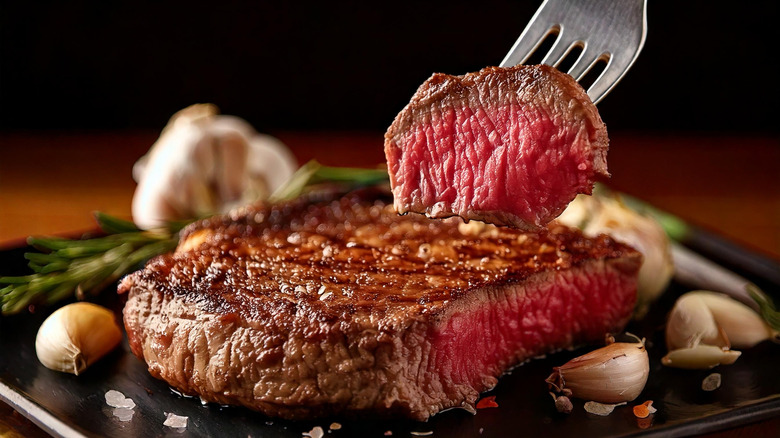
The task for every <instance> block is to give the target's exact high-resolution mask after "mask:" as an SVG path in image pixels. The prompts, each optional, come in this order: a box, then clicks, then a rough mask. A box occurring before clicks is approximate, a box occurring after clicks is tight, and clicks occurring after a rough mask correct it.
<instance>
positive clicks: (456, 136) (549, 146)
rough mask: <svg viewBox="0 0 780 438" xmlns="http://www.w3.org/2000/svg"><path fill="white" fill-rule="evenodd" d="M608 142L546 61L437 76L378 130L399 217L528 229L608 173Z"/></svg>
mask: <svg viewBox="0 0 780 438" xmlns="http://www.w3.org/2000/svg"><path fill="white" fill-rule="evenodd" d="M608 145H609V140H608V139H607V129H606V127H605V126H604V123H603V122H602V121H601V117H600V116H599V113H598V111H597V110H596V106H595V105H594V104H593V103H592V102H591V101H590V99H589V98H588V95H587V93H586V92H585V90H584V89H582V87H581V86H580V85H579V84H578V83H577V82H576V81H575V80H574V79H573V78H572V77H571V76H569V75H567V74H564V73H561V72H560V71H558V70H556V69H555V68H553V67H549V66H546V65H536V66H517V67H510V68H500V67H488V68H485V69H483V70H481V71H479V72H477V73H469V74H466V75H464V76H451V75H446V74H440V73H437V74H434V75H433V76H432V77H431V78H430V79H428V80H427V81H425V82H424V83H423V84H422V85H421V86H420V88H419V89H418V90H417V92H416V93H415V94H414V96H413V97H412V99H411V101H410V102H409V104H408V105H407V106H406V107H405V108H404V109H403V110H402V111H401V112H400V113H399V114H398V116H396V118H395V120H394V121H393V123H392V125H390V128H389V129H388V130H387V133H386V134H385V155H386V157H387V164H388V169H389V172H390V181H391V186H392V190H393V196H394V199H395V208H396V210H397V211H398V212H399V213H407V212H417V213H425V214H427V215H428V216H430V217H436V218H440V217H448V216H453V215H457V216H461V217H463V218H465V219H478V220H484V221H486V222H491V223H495V224H499V225H511V226H514V227H518V228H522V229H527V230H534V229H538V228H540V227H542V226H543V225H545V224H547V223H548V222H550V221H551V220H552V219H554V218H556V217H557V216H558V215H559V214H561V213H562V212H563V210H564V209H565V208H566V206H567V205H568V203H569V202H571V200H572V199H574V197H575V196H576V195H577V194H578V193H587V194H590V193H591V192H592V189H593V183H594V182H595V181H596V178H597V177H598V176H609V173H608V172H607V161H606V156H607V149H608Z"/></svg>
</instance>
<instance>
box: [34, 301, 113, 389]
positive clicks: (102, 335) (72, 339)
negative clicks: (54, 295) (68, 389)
mask: <svg viewBox="0 0 780 438" xmlns="http://www.w3.org/2000/svg"><path fill="white" fill-rule="evenodd" d="M121 340H122V330H121V329H120V328H119V325H118V324H117V321H116V317H115V316H114V313H113V312H112V311H111V310H109V309H106V308H105V307H102V306H98V305H97V304H92V303H86V302H78V303H72V304H68V305H66V306H63V307H61V308H59V309H57V310H56V311H54V313H52V314H51V315H49V317H48V318H46V320H45V321H44V322H43V324H41V327H40V328H39V329H38V335H37V336H36V338H35V352H36V354H37V355H38V360H39V361H40V362H41V363H42V364H43V365H44V366H45V367H46V368H49V369H52V370H55V371H62V372H66V373H71V374H75V375H79V374H80V373H82V372H84V370H86V369H87V367H89V366H90V365H92V364H93V363H94V362H95V361H97V360H98V359H100V358H101V357H103V356H105V355H106V354H108V353H109V352H110V351H111V350H113V349H114V348H116V346H117V345H119V342H120V341H121Z"/></svg>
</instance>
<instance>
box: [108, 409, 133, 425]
mask: <svg viewBox="0 0 780 438" xmlns="http://www.w3.org/2000/svg"><path fill="white" fill-rule="evenodd" d="M113 414H114V416H115V417H116V418H118V419H119V421H122V422H126V421H130V420H132V419H133V414H135V411H134V410H132V409H131V408H114V411H113Z"/></svg>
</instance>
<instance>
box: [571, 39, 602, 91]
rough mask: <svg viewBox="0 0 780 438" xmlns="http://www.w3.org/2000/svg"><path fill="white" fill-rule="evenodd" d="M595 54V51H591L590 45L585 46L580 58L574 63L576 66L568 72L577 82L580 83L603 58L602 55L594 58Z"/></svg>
mask: <svg viewBox="0 0 780 438" xmlns="http://www.w3.org/2000/svg"><path fill="white" fill-rule="evenodd" d="M593 53H594V51H593V50H592V49H589V48H588V45H587V44H585V48H584V49H583V50H582V53H581V54H580V57H579V58H577V61H575V62H574V65H572V66H571V68H570V69H569V71H568V73H569V74H570V75H571V76H572V77H573V78H574V80H575V81H577V82H579V81H580V80H581V79H582V78H583V77H584V76H585V74H586V73H588V72H589V71H590V69H591V68H592V67H593V65H594V64H595V63H596V62H597V61H598V60H599V59H601V58H602V54H599V55H598V56H594V55H593Z"/></svg>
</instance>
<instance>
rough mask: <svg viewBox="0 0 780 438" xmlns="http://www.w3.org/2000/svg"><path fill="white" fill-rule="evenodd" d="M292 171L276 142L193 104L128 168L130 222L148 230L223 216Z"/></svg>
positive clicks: (266, 191)
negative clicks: (132, 184) (130, 172)
mask: <svg viewBox="0 0 780 438" xmlns="http://www.w3.org/2000/svg"><path fill="white" fill-rule="evenodd" d="M297 167H298V163H297V160H296V159H295V157H294V156H293V155H292V153H291V152H290V151H289V149H287V147H286V146H285V145H284V144H282V143H281V142H280V141H279V140H277V139H275V138H273V137H271V136H268V135H262V134H258V133H257V132H256V131H255V130H254V129H253V128H252V127H251V126H250V125H249V124H248V123H247V122H246V121H244V120H242V119H240V118H238V117H233V116H226V115H218V111H217V108H216V107H215V106H214V105H210V104H198V105H192V106H190V107H187V108H185V109H183V110H181V111H179V112H177V113H176V114H174V116H173V117H171V120H170V121H169V122H168V125H167V126H166V127H165V128H164V129H163V131H162V133H161V135H160V138H159V139H158V140H157V141H156V142H155V143H154V145H152V148H151V149H150V150H149V152H148V153H147V154H146V155H145V156H143V157H141V159H139V160H138V162H136V164H135V166H134V167H133V177H134V178H135V180H136V181H137V182H138V186H137V188H136V191H135V194H134V195H133V203H132V213H133V221H134V222H135V223H136V225H138V226H139V227H141V228H144V229H152V228H157V227H161V226H164V225H165V224H166V222H170V221H175V220H183V219H193V218H197V217H201V216H205V215H210V214H215V213H220V212H226V211H228V210H230V209H231V208H233V207H236V206H239V205H242V204H245V203H248V202H252V201H255V200H258V199H262V198H265V197H267V196H268V195H270V194H271V193H272V192H273V191H274V190H275V189H276V188H278V187H279V186H281V185H282V184H284V183H285V182H286V181H287V180H288V179H289V178H290V176H291V175H292V174H293V173H294V172H295V170H296V169H297Z"/></svg>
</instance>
